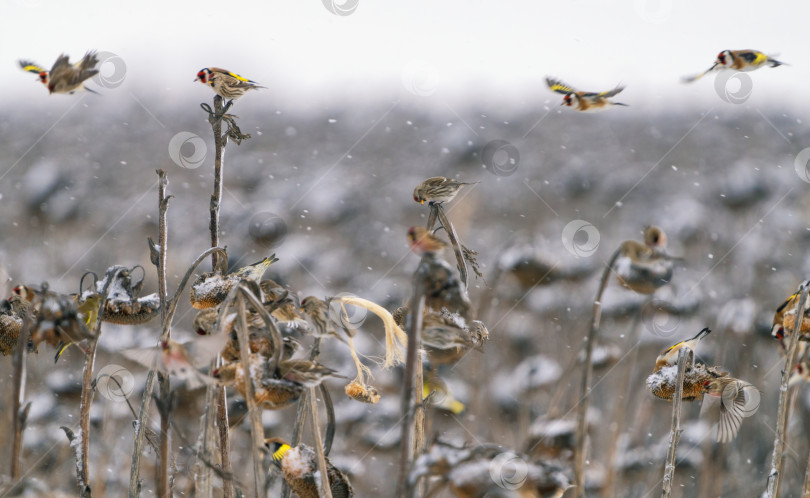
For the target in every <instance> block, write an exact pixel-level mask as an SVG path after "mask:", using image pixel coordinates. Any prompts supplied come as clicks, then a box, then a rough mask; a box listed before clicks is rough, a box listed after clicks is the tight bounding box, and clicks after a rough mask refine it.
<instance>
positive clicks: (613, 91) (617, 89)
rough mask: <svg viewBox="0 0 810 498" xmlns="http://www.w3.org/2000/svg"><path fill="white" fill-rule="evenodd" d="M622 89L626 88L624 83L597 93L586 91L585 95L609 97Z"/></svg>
mask: <svg viewBox="0 0 810 498" xmlns="http://www.w3.org/2000/svg"><path fill="white" fill-rule="evenodd" d="M622 90H624V87H623V86H622V85H619V86H617V87H616V88H614V89H613V90H608V91H607V92H600V93H596V94H593V93H586V94H585V96H586V97H588V96H591V95H593V96H595V97H605V98H608V97H613V96H614V95H616V94H618V93H620V92H621V91H622Z"/></svg>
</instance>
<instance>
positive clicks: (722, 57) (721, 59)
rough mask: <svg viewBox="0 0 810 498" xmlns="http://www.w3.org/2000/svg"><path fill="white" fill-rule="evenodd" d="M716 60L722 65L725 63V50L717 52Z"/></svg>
mask: <svg viewBox="0 0 810 498" xmlns="http://www.w3.org/2000/svg"><path fill="white" fill-rule="evenodd" d="M717 62H719V63H720V64H721V65H723V66H725V65H726V63H727V60H726V51H725V50H724V51H722V52H720V53H719V54H717Z"/></svg>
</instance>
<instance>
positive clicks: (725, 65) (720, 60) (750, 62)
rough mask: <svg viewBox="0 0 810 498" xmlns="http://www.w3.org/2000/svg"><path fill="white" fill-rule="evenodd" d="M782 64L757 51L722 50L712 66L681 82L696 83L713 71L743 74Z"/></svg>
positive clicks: (782, 63)
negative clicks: (723, 70)
mask: <svg viewBox="0 0 810 498" xmlns="http://www.w3.org/2000/svg"><path fill="white" fill-rule="evenodd" d="M784 64H785V63H784V62H780V61H778V60H776V59H774V58H772V57H770V56H768V55H765V54H764V53H762V52H759V51H757V50H723V51H722V52H720V53H719V54H717V59H716V60H715V61H714V64H712V67H710V68H709V69H707V70H705V71H703V72H702V73H700V74H697V75H695V76H687V77H684V78H683V81H684V83H691V82H693V81H697V80H699V79H700V78H702V77H704V76H705V75H707V74H708V73H710V72H712V71H715V70H717V71H720V70H722V69H732V70H734V71H744V72H745V71H753V70H755V69H759V68H761V67H765V66H768V67H778V66H781V65H784Z"/></svg>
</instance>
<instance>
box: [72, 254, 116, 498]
mask: <svg viewBox="0 0 810 498" xmlns="http://www.w3.org/2000/svg"><path fill="white" fill-rule="evenodd" d="M125 269H126V268H124V267H123V266H113V267H111V268H109V269H108V270H107V274H106V275H105V282H104V289H103V290H102V291H101V296H102V299H101V302H100V303H99V309H98V319H97V320H96V326H95V329H96V330H95V334H94V338H93V339H91V340H90V351H89V352H88V353H87V356H86V357H85V362H84V371H83V373H82V394H81V401H80V402H79V435H78V436H77V437H78V439H79V443H78V444H79V447H78V448H77V449H76V452H78V454H77V455H76V456H77V461H76V481H77V483H78V485H79V496H81V497H82V498H84V497H89V496H91V494H92V493H91V490H90V405H92V404H93V392H94V389H93V367H94V366H95V362H96V348H97V346H98V338H99V336H100V335H101V322H102V319H103V318H104V310H105V308H106V306H107V292H108V291H109V288H110V284H112V282H113V280H115V279H117V278H118V275H119V274H120V273H121V272H122V271H124V270H125ZM65 434H67V431H65ZM68 439H70V438H69V437H68ZM72 444H73V443H72V442H71V445H72Z"/></svg>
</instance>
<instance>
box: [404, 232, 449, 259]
mask: <svg viewBox="0 0 810 498" xmlns="http://www.w3.org/2000/svg"><path fill="white" fill-rule="evenodd" d="M408 245H409V246H410V247H411V251H413V253H414V254H416V255H417V256H419V257H422V256H424V255H426V254H436V253H438V252H441V251H442V249H444V248H445V247H447V244H446V243H445V242H444V241H443V240H441V239H440V238H438V237H436V236H435V235H433V234H432V233H430V232H429V231H428V230H426V229H425V228H423V227H411V228H409V229H408Z"/></svg>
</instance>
